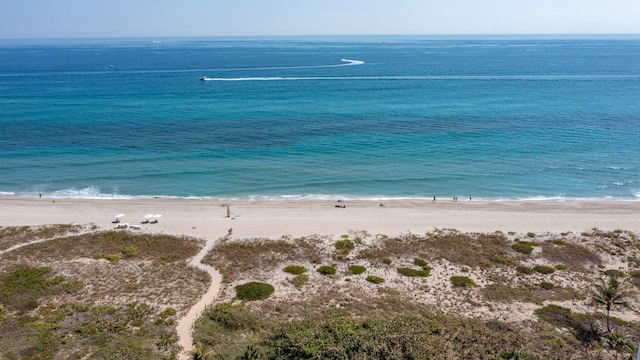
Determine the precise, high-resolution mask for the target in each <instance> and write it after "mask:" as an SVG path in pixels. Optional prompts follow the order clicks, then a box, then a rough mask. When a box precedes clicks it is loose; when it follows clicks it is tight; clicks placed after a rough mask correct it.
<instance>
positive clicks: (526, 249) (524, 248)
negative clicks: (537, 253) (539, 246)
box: [511, 242, 533, 255]
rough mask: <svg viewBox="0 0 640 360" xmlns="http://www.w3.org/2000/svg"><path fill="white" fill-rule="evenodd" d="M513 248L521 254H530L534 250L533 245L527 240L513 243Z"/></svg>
mask: <svg viewBox="0 0 640 360" xmlns="http://www.w3.org/2000/svg"><path fill="white" fill-rule="evenodd" d="M511 248H512V249H513V250H515V251H516V252H519V253H521V254H525V255H529V254H531V252H533V246H531V245H530V244H528V243H526V242H519V243H515V244H513V245H511Z"/></svg>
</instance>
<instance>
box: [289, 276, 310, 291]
mask: <svg viewBox="0 0 640 360" xmlns="http://www.w3.org/2000/svg"><path fill="white" fill-rule="evenodd" d="M291 282H292V283H293V285H294V286H295V287H297V288H301V287H303V286H304V285H305V284H306V283H307V282H309V275H307V274H300V275H296V276H294V277H293V279H291Z"/></svg>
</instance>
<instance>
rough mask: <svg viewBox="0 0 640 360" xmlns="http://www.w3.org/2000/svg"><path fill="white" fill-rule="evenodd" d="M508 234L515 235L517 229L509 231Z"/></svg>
mask: <svg viewBox="0 0 640 360" xmlns="http://www.w3.org/2000/svg"><path fill="white" fill-rule="evenodd" d="M507 234H509V235H511V236H513V235H515V234H516V232H515V231H509V232H508V233H507Z"/></svg>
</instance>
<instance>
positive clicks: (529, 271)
mask: <svg viewBox="0 0 640 360" xmlns="http://www.w3.org/2000/svg"><path fill="white" fill-rule="evenodd" d="M516 271H517V272H518V273H519V274H525V275H531V274H533V272H534V270H533V269H532V268H530V267H528V266H524V265H518V267H516Z"/></svg>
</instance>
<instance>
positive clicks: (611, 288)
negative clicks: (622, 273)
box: [591, 275, 627, 332]
mask: <svg viewBox="0 0 640 360" xmlns="http://www.w3.org/2000/svg"><path fill="white" fill-rule="evenodd" d="M621 285H622V284H621V283H620V282H619V281H618V277H617V276H615V275H613V276H609V281H605V280H604V279H603V278H600V284H596V287H595V289H594V291H593V293H592V294H591V298H592V299H593V301H595V302H596V303H598V304H602V305H605V306H606V308H607V331H608V332H611V326H610V321H609V313H610V312H611V308H612V307H613V306H614V305H624V306H626V305H627V303H626V302H625V301H624V298H625V297H626V296H627V293H626V292H625V291H624V289H623V288H622V286H621Z"/></svg>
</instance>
